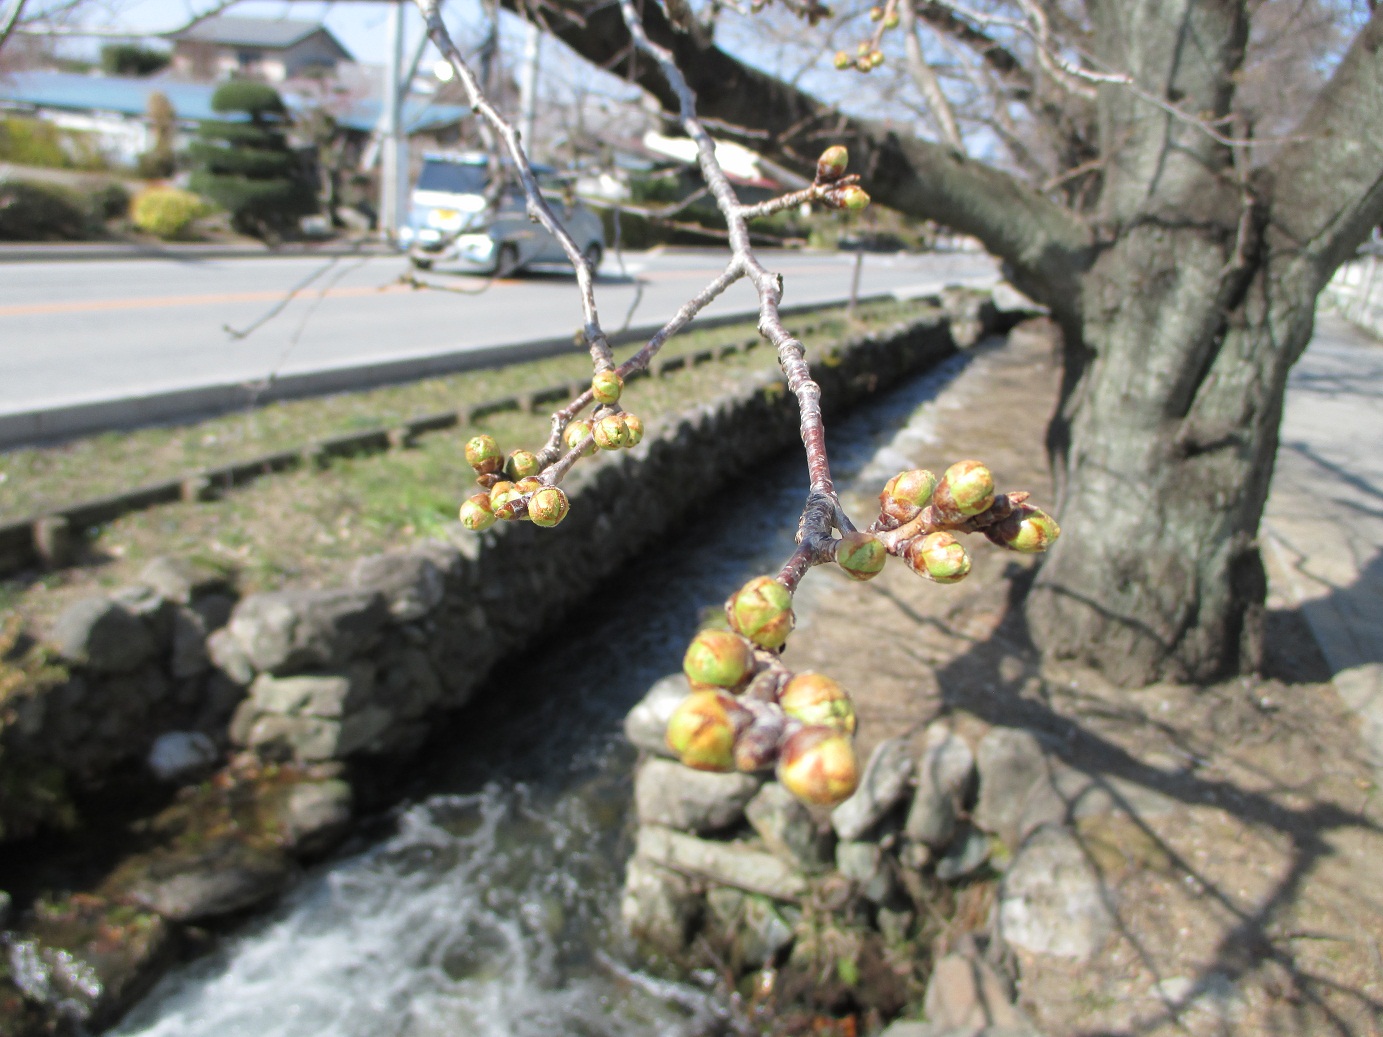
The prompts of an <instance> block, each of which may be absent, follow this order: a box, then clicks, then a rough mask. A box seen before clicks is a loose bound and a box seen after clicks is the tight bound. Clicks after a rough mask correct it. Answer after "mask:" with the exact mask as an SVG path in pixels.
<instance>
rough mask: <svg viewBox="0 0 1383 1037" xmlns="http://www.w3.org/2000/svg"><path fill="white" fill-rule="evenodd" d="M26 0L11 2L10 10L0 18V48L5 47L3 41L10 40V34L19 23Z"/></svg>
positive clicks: (12, 0)
mask: <svg viewBox="0 0 1383 1037" xmlns="http://www.w3.org/2000/svg"><path fill="white" fill-rule="evenodd" d="M26 2H27V0H11V4H10V9H9V11H8V12H7V13H6V14H5V15H4V17H3V18H0V47H3V46H4V45H5V41H6V40H7V39H9V38H10V33H11V32H13V31H14V27H15V25H16V24H18V22H19V17H20V15H22V14H23V13H24V4H25V3H26Z"/></svg>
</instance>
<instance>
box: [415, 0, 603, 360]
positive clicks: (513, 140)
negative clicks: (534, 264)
mask: <svg viewBox="0 0 1383 1037" xmlns="http://www.w3.org/2000/svg"><path fill="white" fill-rule="evenodd" d="M417 5H418V10H419V11H421V12H422V16H423V20H424V21H425V22H426V23H427V33H428V35H429V36H430V37H431V38H432V42H433V44H434V45H435V46H436V47H437V49H438V50H439V51H441V53H442V56H443V57H444V58H446V59H447V61H449V62H450V63H451V66H452V68H453V69H454V70H455V71H456V74H457V77H458V78H459V79H460V81H461V85H462V87H463V88H464V89H465V91H466V97H467V99H468V100H469V101H470V104H471V108H472V109H473V110H474V111H475V112H476V113H478V114H479V115H480V116H481V118H483V119H484V120H485V122H487V123H488V124H489V125H490V127H491V129H492V130H493V131H494V132H495V133H497V134H498V135H499V136H500V138H501V139H502V140H503V141H504V145H505V148H506V150H507V151H508V152H509V157H510V158H511V159H512V160H513V162H514V168H515V170H516V171H517V172H518V175H519V180H520V182H521V183H522V184H523V190H524V195H525V196H526V198H527V201H528V215H529V217H530V218H531V219H533V220H536V221H537V222H538V223H541V224H542V225H543V228H544V229H545V230H547V232H548V233H549V234H551V235H552V236H553V237H554V238H556V239H557V241H558V243H559V244H560V245H561V246H562V251H563V252H565V253H566V254H567V258H568V259H569V260H571V264H572V266H573V267H574V268H575V269H576V282H577V286H578V287H579V289H580V294H581V309H582V312H583V314H584V316H585V327H584V329H583V330H584V331H585V334H586V341H587V343H588V344H589V345H590V347H591V358H592V359H593V360H594V362H595V366H596V370H597V371H606V370H609V369H610V368H612V367H614V359H613V357H612V355H611V352H610V343H609V341H608V340H607V339H606V337H605V332H604V331H602V330H601V327H600V315H599V313H598V312H597V310H596V304H595V276H594V274H595V272H594V271H593V270H591V268H590V265H589V264H588V263H587V262H586V257H585V256H583V255H582V254H581V250H580V249H579V248H578V247H577V245H576V242H575V241H573V240H572V237H571V235H570V234H568V233H567V229H566V228H565V227H563V226H562V224H561V223H559V222H558V221H557V217H556V216H555V215H553V212H552V209H551V208H550V207H549V206H548V204H547V202H546V201H545V200H544V199H543V195H542V191H541V190H540V189H539V187H538V179H537V177H536V176H534V175H533V167H532V166H531V165H530V164H529V162H528V156H527V155H525V154H524V151H523V148H522V147H521V146H520V144H519V132H518V130H517V129H515V128H514V127H513V126H511V125H510V124H509V123H508V122H507V121H505V119H504V117H503V116H502V115H500V113H499V112H498V111H497V110H496V109H495V107H494V106H493V105H492V104H491V103H490V102H489V100H488V99H487V98H486V97H485V95H484V93H483V92H482V91H481V89H480V82H479V80H477V79H476V77H475V73H473V72H472V71H471V69H470V66H468V65H467V64H466V61H465V59H464V58H463V57H462V56H461V51H460V49H459V48H458V47H457V46H456V44H455V43H454V42H453V41H452V38H451V34H450V33H449V32H447V27H446V24H445V23H444V22H443V21H442V11H441V4H440V2H439V0H417Z"/></svg>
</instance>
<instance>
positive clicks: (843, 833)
mask: <svg viewBox="0 0 1383 1037" xmlns="http://www.w3.org/2000/svg"><path fill="white" fill-rule="evenodd" d="M686 693H687V684H686V679H685V678H684V677H683V676H682V675H681V674H677V675H674V676H670V677H666V678H664V679H663V680H662V681H660V682H658V683H657V684H656V685H654V687H653V688H652V689H651V690H650V691H649V693H648V695H647V696H646V697H645V698H644V700H643V701H642V702H640V703H639V705H637V706H636V707H635V708H634V709H633V710H632V711H631V712H630V714H629V716H628V717H627V718H626V721H625V732H626V734H627V736H628V737H629V739H630V740H631V741H632V742H633V743H634V744H635V745H636V746H638V747H639V748H640V749H641V750H643V751H644V752H643V754H642V759H641V763H640V765H639V769H638V772H637V775H636V778H635V803H636V807H637V813H638V822H639V830H638V835H637V838H636V842H635V854H634V857H633V859H632V860H631V861H630V863H629V868H628V874H627V880H626V883H625V889H624V897H623V902H622V905H621V913H622V916H623V920H624V923H625V925H626V927H627V929H628V930H629V932H630V933H631V935H633V936H634V937H635V938H636V939H637V940H639V941H640V942H641V943H642V944H643V945H644V946H645V947H647V948H649V949H652V950H654V951H656V952H658V953H661V954H663V955H667V956H669V957H672V958H674V959H676V958H679V957H683V956H685V955H686V954H687V952H688V951H689V950H690V948H691V946H692V943H693V941H694V940H695V939H696V937H697V936H698V935H699V933H700V932H701V931H702V929H703V928H705V929H708V930H710V931H712V932H713V934H714V935H716V936H717V937H719V938H720V939H721V941H722V943H728V945H729V946H730V947H731V948H732V957H733V959H734V963H735V964H736V965H737V966H739V967H741V968H743V969H746V970H748V969H751V968H758V967H761V966H764V965H765V964H768V963H772V962H775V961H776V962H781V961H783V960H785V958H786V957H788V956H789V955H790V951H791V948H792V946H793V944H794V941H795V940H797V939H798V938H799V936H800V935H801V934H800V932H799V931H797V929H796V926H797V922H798V920H799V919H801V918H802V915H803V907H804V904H805V903H806V902H807V901H808V900H809V899H814V901H815V902H816V903H817V904H818V905H819V904H821V903H823V902H830V901H832V900H834V901H835V902H836V903H838V904H841V905H847V904H854V905H860V904H863V905H865V908H866V909H865V910H864V911H863V912H859V911H856V912H855V916H856V917H857V918H858V917H860V916H861V915H862V916H863V917H867V918H870V919H872V922H873V925H874V926H875V927H876V928H877V929H878V930H879V931H880V933H881V935H882V937H883V938H884V939H885V940H886V941H890V942H897V939H898V938H900V934H905V933H907V932H908V931H910V929H911V927H912V925H913V922H914V918H913V915H912V910H911V909H912V906H913V904H914V903H915V901H916V900H917V898H919V897H921V896H926V895H927V893H928V890H929V889H930V888H933V887H934V885H935V884H936V883H956V882H960V881H962V880H965V879H970V878H974V877H979V876H983V875H989V876H991V877H998V876H1001V878H1000V882H999V896H998V903H997V908H996V911H995V913H994V917H993V918H992V919H991V925H990V927H989V929H988V931H987V932H985V933H983V934H979V935H980V936H981V939H982V940H983V941H985V942H987V943H989V944H991V945H992V946H993V947H995V948H996V949H997V948H999V947H1006V948H1011V949H1016V950H1018V951H1025V952H1034V953H1043V954H1053V955H1058V956H1062V957H1067V958H1071V959H1076V960H1081V959H1085V958H1088V957H1089V956H1091V955H1092V954H1094V953H1095V952H1096V951H1097V950H1099V948H1100V947H1101V946H1102V945H1103V943H1104V941H1105V940H1106V938H1107V937H1108V935H1109V932H1110V927H1111V925H1112V921H1113V919H1112V916H1111V912H1110V907H1109V904H1108V900H1107V895H1108V891H1107V890H1105V889H1103V888H1102V887H1101V885H1100V882H1099V878H1098V876H1097V875H1096V874H1095V872H1094V870H1093V869H1092V867H1091V866H1090V864H1089V862H1088V860H1087V858H1086V855H1085V854H1084V852H1083V851H1082V850H1081V848H1080V846H1079V844H1078V843H1077V841H1076V838H1075V836H1074V835H1073V834H1072V832H1071V830H1070V828H1069V825H1070V824H1071V823H1073V822H1074V821H1075V820H1076V819H1078V818H1081V817H1086V816H1089V815H1091V814H1094V813H1108V812H1111V811H1113V810H1114V809H1116V808H1119V807H1124V808H1127V807H1128V805H1129V797H1137V796H1141V799H1140V801H1139V803H1138V806H1139V808H1140V809H1141V810H1145V811H1146V810H1148V809H1158V805H1157V804H1153V803H1149V802H1145V800H1146V799H1147V793H1146V792H1142V793H1138V792H1135V791H1134V790H1132V789H1131V788H1129V787H1126V786H1125V785H1124V784H1123V783H1120V782H1117V781H1110V780H1109V779H1097V778H1095V777H1092V776H1090V775H1086V774H1084V773H1081V772H1078V771H1075V770H1072V769H1070V768H1068V767H1065V766H1064V765H1062V764H1060V763H1059V762H1058V761H1057V760H1055V759H1054V758H1053V757H1052V755H1051V754H1050V753H1049V752H1048V751H1047V748H1046V746H1045V745H1044V743H1043V741H1042V739H1041V738H1040V737H1039V736H1038V735H1036V734H1034V733H1033V732H1030V731H1026V730H1022V729H1016V728H993V729H991V730H989V731H988V732H987V733H986V734H984V736H983V737H982V738H980V739H978V742H977V744H976V745H975V747H974V748H973V749H972V747H971V745H970V743H969V742H967V741H966V739H965V738H963V737H961V735H960V734H958V733H957V732H956V731H954V730H952V728H951V727H950V726H948V725H947V724H946V723H945V722H936V723H933V724H932V725H930V726H929V727H928V728H927V729H926V732H925V734H924V736H923V737H922V739H921V747H920V751H917V750H915V749H914V745H913V743H912V741H911V740H910V739H907V738H894V739H890V740H887V741H884V742H882V743H880V744H879V745H878V746H877V747H876V748H875V749H874V751H873V753H872V754H871V756H870V758H869V761H868V763H867V764H866V766H865V769H864V773H863V775H862V777H861V781H860V787H859V789H858V791H857V792H856V793H855V795H854V796H852V797H851V798H850V799H848V800H846V801H845V802H844V803H842V804H840V805H839V806H838V807H836V808H835V809H834V810H833V811H831V812H830V813H829V815H827V816H822V815H821V814H820V813H814V812H813V811H811V810H809V809H808V808H807V807H804V806H803V805H802V804H800V803H798V802H797V801H796V800H795V799H793V797H792V796H791V795H789V794H788V793H787V791H786V790H784V789H783V788H782V786H781V785H779V784H778V783H777V782H774V781H771V780H765V779H764V778H763V777H762V776H756V775H744V774H708V773H703V772H698V771H693V770H690V769H688V768H686V767H683V766H681V765H680V764H679V763H677V762H675V761H673V760H671V759H668V758H667V757H668V756H669V753H668V750H667V748H666V746H665V743H664V740H663V739H664V729H665V727H666V724H667V718H668V716H669V715H670V714H671V713H672V711H673V709H675V708H676V706H677V704H678V703H679V702H680V701H681V699H682V697H683V696H685V695H686ZM841 889H845V890H847V891H848V892H847V893H846V894H845V895H844V896H841V895H840V894H839V891H840V890H841ZM952 957H954V955H953V956H952ZM960 958H962V959H964V960H963V962H958V961H953V962H951V963H950V964H947V965H946V968H945V969H941V964H940V963H939V964H938V970H939V971H938V972H937V973H936V974H934V977H933V983H932V987H933V988H936V987H937V984H938V983H942V981H943V980H945V983H951V981H952V980H955V981H956V982H959V980H956V977H957V976H960V975H961V974H962V972H964V973H965V975H969V976H971V979H972V982H970V985H969V986H968V987H966V989H969V990H971V993H972V994H973V997H971V996H970V995H966V996H965V997H960V996H959V995H954V992H952V994H947V993H946V992H945V991H943V990H938V992H936V993H934V994H933V993H929V994H928V1001H929V1002H933V1003H934V1004H935V1005H937V1006H950V1007H946V1008H945V1009H944V1010H943V1008H941V1007H937V1008H936V1009H935V1010H936V1012H937V1013H940V1014H939V1015H933V1016H932V1017H931V1018H932V1020H933V1024H935V1025H930V1027H929V1028H927V1029H923V1030H917V1031H916V1032H917V1034H918V1035H919V1037H920V1035H921V1034H923V1033H926V1034H935V1035H943V1034H949V1033H951V1032H952V1030H953V1029H954V1028H955V1027H965V1026H968V1027H970V1028H969V1029H966V1030H965V1032H967V1033H971V1032H976V1030H975V1027H976V1026H977V1025H979V1026H981V1027H982V1026H991V1028H992V1029H993V1032H994V1033H996V1034H997V1033H1000V1032H1004V1027H1008V1028H1009V1029H1012V1030H1013V1032H1015V1033H1031V1028H1030V1027H1029V1026H1028V1024H1027V1023H1026V1022H1024V1021H1023V1019H1022V1017H1021V1015H1020V1014H1019V1013H1017V1011H1016V1009H1013V1008H1012V1006H1011V1005H1009V1004H1007V1002H1006V1001H1004V999H1003V998H999V997H997V995H996V994H995V991H997V990H999V989H1000V988H1001V987H1002V986H1003V984H1001V983H1000V978H1001V977H999V976H998V974H997V973H995V972H994V970H993V969H992V967H991V966H990V965H988V964H987V963H986V962H985V961H984V960H982V956H980V955H979V954H978V952H977V951H975V950H974V949H973V947H972V950H971V952H970V953H968V954H961V955H960ZM947 960H948V959H947V958H946V957H943V958H942V959H941V962H942V963H944V962H946V961H947ZM966 970H969V971H966ZM947 977H950V978H949V979H948V978H947ZM944 985H945V984H943V986H944ZM948 989H949V988H948ZM948 998H949V1000H948ZM957 998H959V1000H957ZM976 998H979V999H981V1000H982V1001H984V1002H985V1004H986V1005H988V1007H986V1008H985V1009H984V1011H983V1012H980V1013H979V1014H978V1015H977V1014H975V1012H978V1011H979V1010H978V1009H975V1008H974V1004H971V1002H972V1001H974V1000H975V999H976ZM967 999H968V1000H967ZM972 1010H973V1011H972ZM938 1019H941V1020H943V1021H945V1020H950V1022H947V1023H946V1024H945V1025H941V1024H940V1023H937V1020H938ZM985 1020H988V1022H985ZM909 1025H914V1024H909ZM913 1032H914V1031H913V1030H900V1031H899V1037H902V1034H904V1033H908V1034H911V1033H913ZM986 1032H987V1031H986Z"/></svg>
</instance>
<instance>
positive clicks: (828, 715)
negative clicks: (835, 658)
mask: <svg viewBox="0 0 1383 1037" xmlns="http://www.w3.org/2000/svg"><path fill="white" fill-rule="evenodd" d="M778 705H780V706H782V707H783V712H784V713H786V714H787V715H788V716H790V717H793V718H795V719H797V720H800V721H802V723H804V724H810V725H812V726H814V727H832V728H835V729H836V730H837V731H840V732H841V733H842V734H847V735H852V734H854V733H855V704H854V703H853V702H851V701H850V696H849V695H848V694H846V691H845V689H844V688H842V687H841V686H840V685H839V684H837V683H836V682H835V681H833V680H832V679H831V678H830V677H827V676H826V675H825V674H822V673H810V672H809V673H799V674H797V675H796V676H794V677H793V678H792V679H791V680H789V681H788V682H787V684H785V685H784V686H783V690H782V691H781V692H779V693H778Z"/></svg>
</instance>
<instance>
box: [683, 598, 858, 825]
mask: <svg viewBox="0 0 1383 1037" xmlns="http://www.w3.org/2000/svg"><path fill="white" fill-rule="evenodd" d="M725 612H726V618H727V619H728V620H729V623H730V629H729V630H720V629H709V630H703V631H701V633H699V634H697V635H696V637H695V638H693V639H692V642H691V644H690V645H688V646H687V652H686V655H685V657H684V658H683V660H682V669H683V672H684V673H685V674H686V676H687V681H688V683H689V684H690V685H691V688H692V693H691V694H690V695H689V696H687V698H686V699H684V700H683V701H682V703H681V704H680V705H679V706H678V707H677V709H676V710H675V711H674V712H673V714H672V716H671V718H670V719H669V720H668V726H667V744H668V747H669V748H670V749H671V750H672V751H673V752H674V753H676V754H677V756H678V758H679V759H680V760H681V761H682V762H683V763H684V764H685V765H686V766H688V767H694V768H696V769H698V770H709V771H734V770H739V771H746V772H754V771H762V770H767V769H769V768H770V767H776V769H777V773H778V780H779V781H780V782H782V783H783V785H784V787H786V788H787V789H788V791H790V792H791V793H792V794H793V795H795V796H797V798H799V799H800V800H802V801H803V802H806V803H810V804H815V805H820V806H834V805H835V804H837V803H840V802H842V801H843V800H845V799H847V798H849V796H850V795H851V794H852V793H853V792H854V791H855V787H856V786H857V785H858V784H859V762H858V760H857V759H856V756H855V748H854V740H853V739H854V734H855V707H854V703H852V702H851V700H850V696H849V695H848V694H847V693H846V692H845V689H843V688H842V687H841V686H840V685H839V684H837V683H836V682H835V681H834V680H832V679H831V678H830V677H827V676H824V675H823V674H819V673H793V672H791V671H790V670H788V669H787V668H786V667H785V666H784V665H783V663H782V660H781V659H780V657H779V654H778V652H779V650H780V649H781V648H782V645H783V643H784V642H785V641H786V640H787V636H788V634H789V633H790V632H791V630H792V626H793V622H794V620H793V613H792V595H791V594H790V593H789V592H788V589H787V588H786V587H784V586H783V585H782V584H781V583H779V582H778V581H777V580H774V579H771V578H770V577H767V576H759V577H756V578H754V579H752V580H750V581H749V582H748V583H746V584H745V585H744V586H743V587H741V588H740V589H739V590H738V591H736V592H735V594H734V595H733V596H732V597H731V598H730V600H729V601H728V602H726V604H725Z"/></svg>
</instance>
